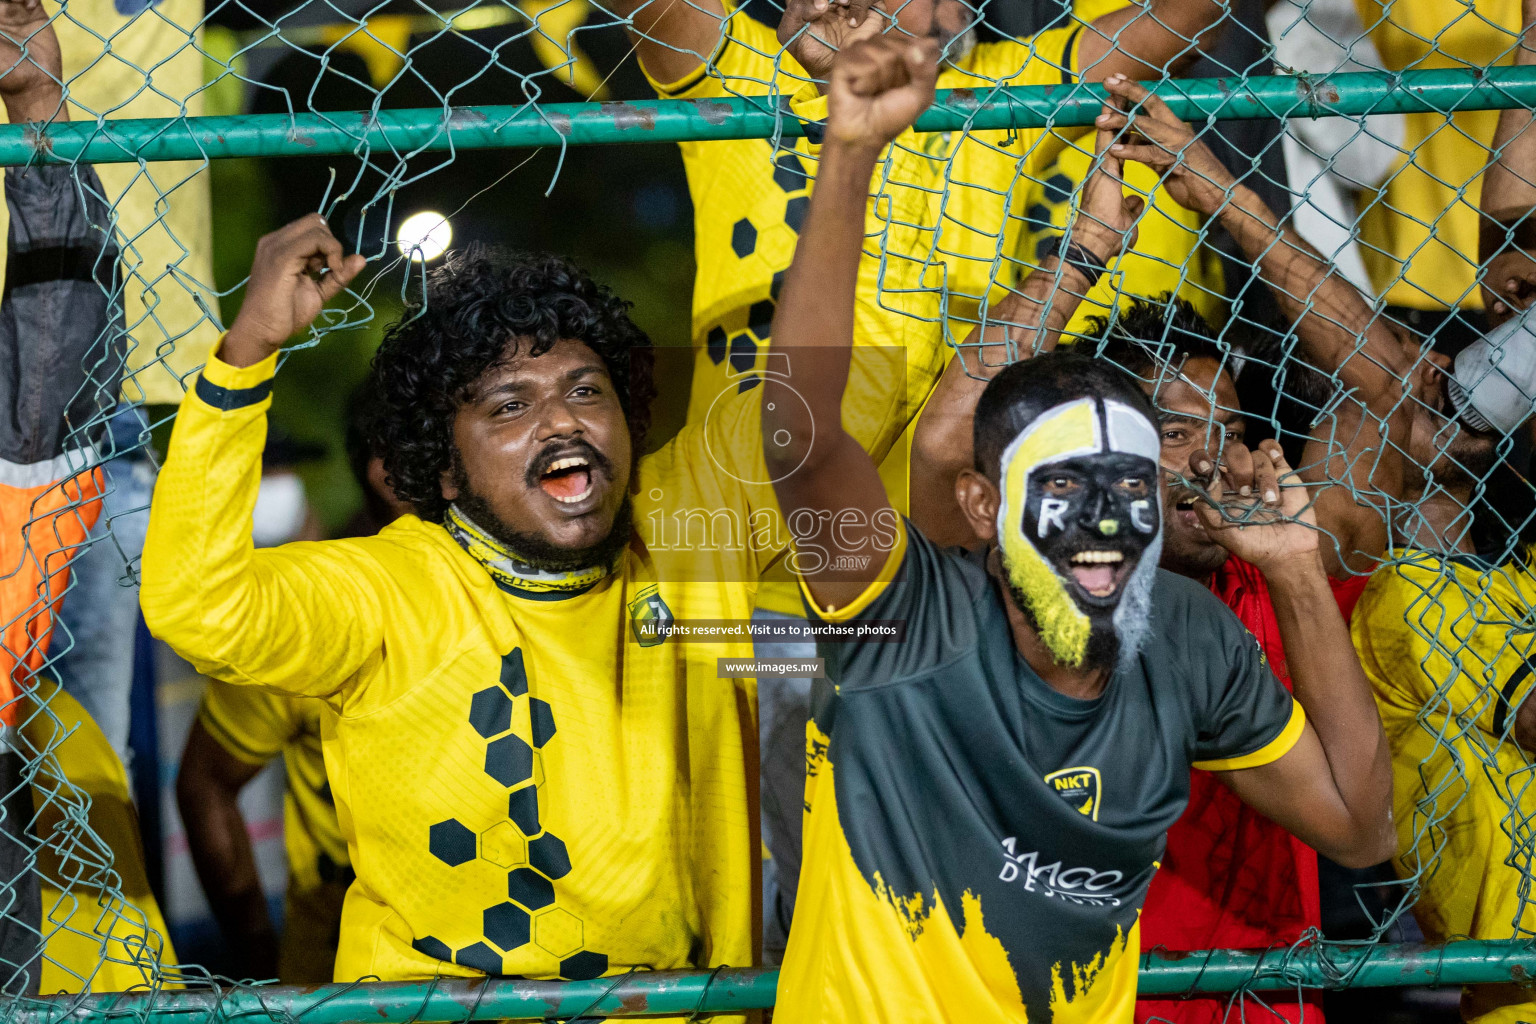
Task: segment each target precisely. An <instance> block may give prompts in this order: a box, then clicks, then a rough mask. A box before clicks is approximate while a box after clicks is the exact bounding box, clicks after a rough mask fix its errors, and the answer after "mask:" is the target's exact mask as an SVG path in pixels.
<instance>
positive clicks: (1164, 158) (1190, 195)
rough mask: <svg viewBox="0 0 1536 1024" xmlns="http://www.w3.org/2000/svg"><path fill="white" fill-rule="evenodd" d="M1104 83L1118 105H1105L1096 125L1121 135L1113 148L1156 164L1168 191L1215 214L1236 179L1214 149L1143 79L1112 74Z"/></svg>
mask: <svg viewBox="0 0 1536 1024" xmlns="http://www.w3.org/2000/svg"><path fill="white" fill-rule="evenodd" d="M1104 88H1105V89H1107V90H1108V91H1109V94H1110V96H1111V97H1112V98H1113V100H1114V105H1113V106H1108V107H1105V108H1104V112H1103V113H1101V114H1100V115H1099V116H1098V119H1097V120H1096V121H1094V127H1096V128H1097V129H1098V130H1099V131H1100V132H1106V131H1107V132H1110V133H1112V134H1115V135H1117V136H1119V138H1120V141H1117V142H1115V143H1114V144H1113V145H1111V146H1110V148H1109V151H1110V153H1111V154H1113V155H1114V156H1116V157H1119V158H1120V159H1121V160H1133V161H1135V162H1136V163H1139V164H1146V165H1147V166H1148V167H1150V168H1152V169H1153V170H1154V171H1156V172H1157V173H1158V174H1159V175H1161V176H1162V178H1163V187H1164V188H1165V189H1167V191H1168V195H1169V196H1171V197H1172V199H1173V201H1174V202H1176V203H1178V204H1179V205H1180V206H1182V207H1184V208H1185V209H1186V210H1193V211H1195V212H1196V213H1200V214H1204V215H1205V216H1207V217H1210V216H1214V215H1215V214H1216V212H1217V211H1218V210H1220V209H1221V207H1222V204H1224V203H1225V202H1226V201H1227V199H1228V197H1229V196H1230V195H1231V193H1232V189H1233V187H1234V186H1235V185H1236V180H1235V179H1234V178H1233V177H1232V173H1231V172H1230V171H1228V170H1227V169H1226V167H1225V166H1224V165H1223V164H1222V162H1221V161H1220V160H1217V159H1216V154H1215V153H1212V152H1211V148H1210V147H1209V146H1207V145H1206V144H1205V143H1203V142H1201V141H1200V140H1199V139H1197V138H1196V137H1195V133H1194V131H1193V130H1192V129H1191V128H1190V127H1189V125H1187V124H1185V123H1184V122H1183V121H1180V120H1179V119H1178V118H1177V117H1175V116H1174V115H1173V111H1172V110H1170V109H1168V104H1166V103H1164V102H1163V101H1162V100H1161V99H1159V98H1158V97H1157V96H1154V95H1153V94H1152V93H1151V92H1149V91H1148V90H1147V88H1146V87H1145V86H1144V85H1142V84H1141V83H1140V82H1135V81H1132V80H1131V79H1129V78H1126V77H1125V76H1124V75H1112V76H1110V77H1109V78H1106V79H1105V80H1104Z"/></svg>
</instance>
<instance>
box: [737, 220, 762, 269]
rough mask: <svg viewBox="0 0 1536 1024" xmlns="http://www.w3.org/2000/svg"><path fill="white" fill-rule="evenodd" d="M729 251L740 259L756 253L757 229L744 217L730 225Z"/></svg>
mask: <svg viewBox="0 0 1536 1024" xmlns="http://www.w3.org/2000/svg"><path fill="white" fill-rule="evenodd" d="M731 251H732V252H734V253H735V254H736V255H737V256H739V257H741V258H742V259H746V258H747V257H748V256H751V255H752V254H753V253H754V252H756V251H757V228H756V227H754V226H753V224H752V222H751V221H750V220H748V219H747V218H745V217H743V218H741V220H739V221H737V222H736V223H735V224H732V225H731Z"/></svg>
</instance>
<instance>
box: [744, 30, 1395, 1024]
mask: <svg viewBox="0 0 1536 1024" xmlns="http://www.w3.org/2000/svg"><path fill="white" fill-rule="evenodd" d="M930 46H931V44H927V45H926V46H924V47H917V46H913V45H912V44H909V43H901V42H897V41H895V40H892V39H882V40H877V41H870V42H867V43H863V44H860V45H858V46H856V47H851V48H850V49H849V50H847V51H845V53H844V54H843V56H842V58H841V59H840V61H839V63H838V65H837V66H835V68H834V71H833V78H832V83H831V90H830V104H829V105H830V110H831V113H832V117H833V119H834V124H835V125H839V127H836V128H834V129H831V130H829V131H828V135H827V141H826V143H825V146H824V149H823V157H822V165H821V176H822V177H821V180H822V182H823V183H824V184H823V187H822V189H821V190H819V191H818V192H817V193H816V194H815V195H814V196H813V198H812V203H811V209H810V212H809V217H808V223H807V226H806V230H805V232H804V234H803V236H802V239H801V244H800V246H799V249H798V251H797V254H796V260H795V263H794V264H793V266H792V268H791V270H790V274H789V277H788V279H787V280H786V282H785V291H784V301H783V302H782V303H781V304H780V306H779V312H778V314H777V318H776V321H775V332H774V333H775V336H776V337H777V338H778V339H779V341H780V343H781V344H784V345H786V346H793V348H792V350H791V351H792V352H793V357H792V371H791V373H790V375H789V377H790V379H792V380H793V381H794V382H795V384H794V389H793V391H791V390H790V388H789V384H788V383H787V382H786V381H785V380H783V379H774V380H771V381H766V382H765V383H764V386H763V390H764V392H765V394H764V401H763V405H762V410H763V420H764V422H763V436H765V437H776V438H787V439H788V440H787V441H786V443H784V444H782V445H779V446H775V447H771V448H769V449H768V451H767V453H766V454H767V462H768V469H769V472H770V475H771V476H772V477H773V478H774V480H775V485H774V486H775V489H776V491H777V493H778V497H779V501H780V504H781V506H782V508H783V510H784V513H785V515H786V517H787V521H788V522H789V523H790V524H791V527H792V528H794V529H796V539H797V551H796V556H795V559H794V560H795V562H796V567H797V569H798V570H799V572H800V574H801V578H802V583H803V586H804V588H805V592H806V602H807V605H808V607H809V609H810V611H811V613H812V614H813V615H814V616H815V617H816V618H817V619H818V620H820V621H821V622H823V623H824V624H825V627H826V629H827V630H828V632H829V641H830V640H831V639H841V640H842V641H843V642H839V643H832V642H828V643H827V644H826V645H825V646H824V651H825V654H826V657H827V674H828V677H829V679H830V680H831V681H832V683H833V684H834V686H833V687H831V688H829V689H827V690H826V691H825V692H824V693H823V694H822V695H821V699H819V700H818V703H817V708H816V716H815V721H814V723H813V726H812V728H811V730H810V731H809V734H808V752H809V762H810V763H809V768H808V773H809V777H808V782H807V803H808V806H809V812H808V817H807V822H806V835H805V867H804V870H803V871H802V874H801V887H800V893H799V903H798V910H797V917H796V921H795V928H794V931H793V933H792V934H791V937H790V943H789V949H788V951H787V954H786V959H785V965H784V971H783V974H782V976H781V981H780V991H779V1004H778V1010H777V1015H778V1016H779V1017H781V1018H782V1019H784V1020H786V1021H790V1022H794V1024H799V1022H802V1021H853V1020H860V1021H870V1020H873V1021H896V1020H901V1021H914V1020H916V1021H938V1020H954V1021H961V1020H964V1021H970V1020H1020V1021H1022V1020H1025V1019H1030V1020H1041V1019H1051V1020H1055V1021H1057V1022H1061V1024H1069V1022H1073V1021H1085V1022H1086V1021H1095V1022H1105V1021H1114V1022H1126V1021H1130V1020H1131V1019H1132V1015H1133V1007H1134V1000H1135V990H1136V966H1137V956H1136V954H1137V952H1138V937H1137V934H1138V929H1137V913H1138V910H1139V907H1140V904H1141V901H1142V898H1143V897H1144V895H1145V893H1146V889H1147V885H1148V882H1149V881H1150V879H1151V877H1152V875H1153V873H1154V871H1155V870H1156V866H1157V861H1158V858H1159V856H1160V853H1161V850H1162V845H1163V835H1164V832H1165V831H1166V830H1167V828H1168V827H1169V826H1170V825H1171V824H1172V823H1173V822H1174V821H1175V820H1176V819H1177V818H1178V816H1179V814H1180V812H1181V811H1182V809H1183V806H1184V802H1185V799H1186V797H1187V793H1188V786H1189V769H1190V768H1191V766H1194V765H1198V766H1201V767H1205V768H1208V769H1210V770H1212V771H1218V772H1220V773H1222V777H1223V779H1224V780H1225V781H1226V782H1227V784H1228V785H1230V786H1231V787H1232V788H1233V789H1234V791H1236V792H1237V793H1238V794H1239V795H1240V796H1241V797H1242V798H1243V799H1244V800H1246V801H1247V802H1249V803H1250V804H1252V805H1253V806H1254V807H1256V808H1257V809H1258V810H1260V812H1261V813H1263V814H1265V815H1267V816H1269V817H1270V818H1272V819H1273V820H1275V821H1277V822H1279V823H1281V824H1282V825H1284V826H1285V827H1287V828H1289V829H1291V830H1292V831H1294V832H1295V833H1296V834H1298V835H1299V836H1301V837H1302V838H1303V839H1305V840H1306V841H1307V842H1309V843H1310V844H1312V845H1313V846H1315V847H1316V848H1318V849H1320V850H1323V851H1325V852H1327V853H1328V854H1329V855H1330V856H1332V857H1334V858H1335V859H1338V860H1340V861H1341V862H1343V863H1346V864H1358V865H1366V864H1373V863H1377V862H1379V860H1380V859H1381V858H1382V857H1383V856H1385V855H1386V853H1387V852H1389V851H1390V848H1391V844H1392V828H1391V820H1390V815H1389V807H1390V800H1391V791H1390V770H1389V765H1388V754H1387V750H1386V744H1385V740H1384V738H1383V736H1382V732H1381V726H1380V723H1379V721H1378V720H1377V717H1376V712H1375V707H1374V705H1373V703H1372V700H1371V695H1370V692H1369V688H1368V686H1367V685H1366V682H1365V680H1364V678H1363V676H1362V674H1361V671H1360V666H1359V663H1358V662H1357V661H1356V660H1355V657H1354V652H1353V650H1352V648H1351V647H1350V644H1349V638H1348V634H1347V632H1346V630H1345V627H1344V624H1343V622H1342V620H1341V619H1340V618H1339V617H1338V615H1337V613H1336V612H1334V611H1332V609H1331V604H1332V602H1331V601H1329V600H1328V588H1327V583H1326V576H1325V573H1324V570H1323V566H1322V562H1321V559H1320V556H1319V554H1318V544H1317V539H1316V532H1315V530H1313V529H1312V528H1311V517H1310V513H1309V512H1307V511H1306V506H1307V504H1308V502H1307V499H1306V497H1305V496H1304V493H1303V489H1302V488H1299V487H1296V486H1294V483H1295V481H1294V478H1293V476H1292V474H1291V472H1290V469H1289V467H1288V466H1287V465H1286V463H1285V460H1284V458H1283V456H1282V454H1281V453H1280V451H1279V449H1278V447H1276V446H1273V445H1269V446H1265V447H1262V448H1261V449H1259V450H1257V451H1254V452H1252V453H1247V450H1246V449H1245V453H1246V454H1247V455H1248V457H1247V459H1246V460H1245V462H1244V463H1243V464H1242V465H1241V466H1239V465H1237V464H1236V463H1235V461H1234V460H1230V459H1229V460H1227V461H1226V462H1225V463H1224V464H1223V465H1222V466H1221V467H1217V466H1216V460H1214V459H1213V458H1211V456H1210V455H1209V453H1207V452H1204V451H1201V452H1197V453H1196V454H1195V456H1194V457H1193V458H1192V459H1191V465H1190V467H1189V471H1190V473H1191V474H1192V475H1194V476H1196V477H1197V478H1198V479H1201V480H1203V481H1206V491H1207V493H1208V494H1209V496H1210V500H1211V501H1213V502H1215V503H1216V504H1218V505H1220V506H1221V508H1220V510H1218V509H1217V508H1216V507H1213V505H1211V504H1202V505H1200V506H1199V509H1200V513H1199V514H1201V515H1202V516H1204V517H1205V520H1206V522H1207V523H1208V524H1209V526H1210V528H1211V529H1213V530H1214V531H1215V532H1216V533H1217V534H1218V535H1219V536H1221V537H1222V538H1223V541H1224V543H1226V544H1227V545H1228V546H1229V547H1230V548H1231V549H1232V550H1233V551H1235V552H1237V553H1238V554H1240V555H1241V556H1242V557H1244V558H1246V559H1247V560H1249V561H1251V562H1253V563H1254V564H1256V565H1260V566H1261V567H1263V568H1264V570H1265V571H1266V573H1267V574H1268V575H1269V577H1270V580H1271V588H1272V595H1273V597H1274V601H1275V606H1276V611H1277V615H1278V616H1279V619H1280V622H1281V625H1282V629H1283V630H1284V631H1285V632H1286V633H1287V635H1288V636H1292V637H1300V636H1301V635H1303V634H1305V635H1306V636H1307V643H1306V644H1300V643H1298V644H1296V646H1297V648H1298V653H1297V654H1296V656H1294V657H1293V658H1292V663H1291V666H1290V667H1291V671H1292V674H1293V677H1294V680H1295V699H1294V700H1293V699H1292V697H1291V696H1290V695H1289V694H1287V692H1286V691H1285V689H1284V687H1282V686H1281V685H1280V683H1279V682H1278V681H1277V680H1276V679H1275V678H1274V676H1273V674H1272V673H1271V672H1270V670H1269V668H1268V667H1267V665H1266V664H1265V662H1264V659H1263V656H1262V654H1261V653H1260V652H1259V650H1258V649H1257V646H1256V645H1255V643H1254V641H1253V639H1252V637H1251V636H1249V635H1248V634H1247V633H1246V631H1244V630H1243V628H1242V627H1241V625H1240V624H1239V623H1238V622H1237V621H1236V619H1235V618H1234V617H1233V616H1232V614H1231V613H1230V611H1228V610H1227V609H1226V608H1224V607H1223V606H1222V605H1221V603H1220V602H1219V601H1218V600H1217V599H1216V598H1215V597H1214V596H1213V595H1211V594H1210V593H1209V591H1207V590H1206V589H1204V588H1203V587H1200V586H1199V585H1197V584H1195V583H1194V582H1193V581H1188V580H1185V579H1183V578H1181V577H1176V576H1173V575H1171V574H1168V573H1164V572H1161V571H1160V570H1159V569H1158V568H1157V557H1158V550H1159V547H1160V544H1161V539H1162V522H1161V519H1162V517H1161V514H1160V505H1159V495H1158V488H1159V484H1160V480H1159V478H1160V473H1159V470H1158V465H1157V461H1158V457H1159V449H1160V445H1159V438H1158V431H1157V429H1156V427H1155V426H1154V414H1153V410H1152V406H1151V404H1150V403H1149V402H1148V400H1147V398H1146V396H1145V395H1144V394H1143V393H1142V391H1141V390H1140V388H1139V387H1137V385H1136V384H1135V382H1134V381H1133V380H1131V379H1130V378H1129V377H1128V376H1126V375H1125V374H1123V373H1122V372H1120V371H1118V370H1116V369H1114V368H1113V367H1110V366H1108V365H1106V364H1104V363H1101V362H1096V361H1093V360H1089V359H1086V358H1083V357H1080V356H1072V355H1066V354H1055V353H1049V352H1047V353H1046V354H1043V355H1040V356H1038V357H1036V358H1035V359H1032V360H1028V361H1025V362H1020V363H1017V364H1015V365H1012V366H1010V367H1008V368H1007V369H1005V370H1003V371H1002V372H1001V373H999V374H998V375H997V376H996V378H995V379H993V380H992V382H991V383H990V384H989V385H988V386H987V389H986V391H985V392H984V393H983V395H982V397H981V399H980V401H979V403H978V405H977V409H976V415H975V438H974V440H975V460H976V461H975V466H974V468H972V469H969V470H967V471H965V472H964V473H962V474H961V476H960V479H959V480H958V481H957V483H956V494H957V496H958V498H959V504H960V508H961V510H962V513H963V515H964V516H965V518H966V521H967V523H968V525H969V526H970V528H971V529H972V530H974V531H975V532H976V534H977V535H979V536H980V537H982V538H983V539H984V540H985V541H986V542H987V543H986V545H985V546H984V547H982V548H980V549H978V550H977V551H975V552H974V553H971V554H963V553H959V552H954V551H942V550H940V549H938V548H937V547H935V546H934V545H933V544H932V543H931V542H930V541H928V540H927V539H926V538H925V537H924V536H923V535H922V534H921V533H920V532H919V531H917V530H916V529H913V528H912V527H911V526H910V525H907V524H903V523H901V522H900V519H899V517H897V516H896V515H895V513H894V511H893V510H892V509H891V508H890V506H889V504H888V502H887V500H886V496H885V492H884V489H883V488H882V486H881V483H880V479H879V476H878V473H877V471H876V467H875V464H874V463H873V462H872V461H871V460H870V458H869V457H868V455H866V454H865V453H863V452H862V451H861V450H859V448H858V447H857V444H856V443H855V442H854V441H853V440H852V439H851V438H850V437H849V436H848V435H847V434H846V433H845V432H844V431H843V430H842V428H841V425H840V419H839V409H840V402H841V398H842V392H843V387H844V382H845V381H846V379H847V376H848V370H847V367H848V360H849V354H850V351H851V335H852V331H853V295H854V286H855V281H856V277H857V264H858V254H859V249H860V244H861V241H862V223H863V221H862V214H863V210H862V206H861V204H859V203H856V202H852V201H849V200H848V199H847V198H846V197H844V198H841V199H840V196H842V195H843V193H842V192H841V191H840V190H833V189H826V188H825V183H827V182H832V181H845V180H846V181H856V182H862V181H867V180H868V176H869V173H870V170H871V168H872V166H873V162H874V160H875V157H876V155H877V154H878V152H879V150H880V148H881V146H882V145H883V143H884V141H885V140H886V139H888V138H889V137H890V136H891V135H892V134H894V133H895V132H896V131H899V130H900V129H901V128H902V127H904V125H905V124H906V123H907V122H909V121H910V119H911V118H912V117H914V116H915V115H916V114H917V113H918V112H919V111H921V110H922V109H923V108H924V107H925V106H926V104H927V103H928V101H929V99H930V97H931V91H932V88H933V80H934V70H933V67H932V64H931V60H932V57H931V53H932V50H931V48H928V47H930ZM839 123H840V124H839ZM1108 144H1109V139H1108V134H1107V133H1100V136H1099V139H1098V150H1099V153H1100V166H1099V169H1098V170H1097V171H1096V172H1095V173H1094V174H1093V175H1092V176H1091V177H1090V179H1089V181H1088V182H1087V184H1086V185H1085V188H1084V197H1083V199H1082V201H1081V204H1080V205H1081V208H1082V211H1083V212H1082V214H1081V215H1080V216H1079V218H1078V220H1077V222H1076V223H1075V224H1074V225H1073V228H1072V231H1071V234H1070V235H1069V238H1068V240H1067V242H1066V244H1064V245H1063V247H1062V249H1061V258H1060V259H1059V260H1058V259H1057V257H1054V256H1053V257H1050V258H1049V259H1048V260H1047V261H1046V264H1045V266H1044V268H1043V269H1042V271H1040V272H1039V273H1037V274H1035V275H1032V276H1031V277H1030V278H1027V279H1026V280H1025V281H1024V282H1023V283H1022V285H1021V290H1020V291H1021V294H1020V300H1021V305H1022V306H1024V307H1026V310H1030V309H1032V311H1033V318H1032V319H1026V320H1023V321H1017V322H1024V323H1029V324H1031V325H1032V326H1031V329H1030V330H1029V331H1027V332H1026V333H1027V334H1028V335H1029V336H1030V337H1029V338H1028V339H1026V340H1025V341H1023V342H1021V343H1023V344H1028V345H1030V347H1031V348H1033V347H1035V345H1036V343H1037V342H1038V343H1039V347H1042V348H1045V349H1049V348H1051V347H1053V346H1054V343H1055V338H1056V335H1057V333H1058V332H1059V331H1060V329H1061V326H1062V324H1063V323H1064V320H1063V319H1062V317H1061V312H1060V310H1057V309H1055V308H1053V307H1054V303H1053V302H1052V301H1051V297H1052V295H1053V294H1054V293H1056V292H1058V291H1061V290H1070V291H1074V292H1080V291H1081V290H1082V289H1083V286H1084V284H1085V283H1086V282H1087V281H1088V279H1089V276H1090V274H1091V270H1092V267H1093V266H1094V265H1095V262H1096V261H1091V260H1089V259H1088V258H1087V257H1086V255H1085V252H1093V253H1095V254H1097V255H1099V256H1101V257H1107V256H1108V255H1109V254H1112V253H1114V252H1117V251H1119V249H1120V248H1121V247H1123V246H1125V245H1126V244H1128V242H1129V241H1130V240H1131V239H1132V238H1133V236H1134V219H1135V215H1136V213H1138V212H1139V208H1138V207H1137V206H1136V204H1134V203H1130V202H1128V201H1126V200H1125V199H1124V198H1123V196H1122V194H1121V186H1120V182H1119V178H1118V171H1119V166H1118V161H1117V160H1115V159H1114V158H1113V157H1112V156H1110V155H1109V154H1108V153H1106V152H1105V150H1106V149H1107V146H1108ZM1037 332H1038V334H1037ZM1234 519H1235V520H1239V521H1242V522H1244V523H1245V524H1246V525H1242V526H1238V525H1236V524H1235V523H1234V522H1233V521H1232V520H1234ZM826 522H834V523H837V524H838V525H839V526H840V529H839V530H837V531H836V536H837V538H838V541H839V545H840V547H839V548H838V550H837V551H836V552H835V556H836V557H831V558H827V557H819V556H818V557H801V556H803V555H806V554H807V548H808V545H807V544H806V540H807V537H806V536H805V534H806V533H808V532H810V531H812V530H814V529H815V528H816V526H817V524H821V523H826ZM861 524H863V525H861ZM810 539H811V540H813V541H814V542H815V543H817V544H824V543H825V538H824V536H823V535H821V534H820V533H817V534H816V535H815V536H814V537H812V538H810ZM890 629H894V630H896V631H897V634H898V635H897V636H896V637H895V638H892V637H891V636H890V635H889V633H888V630H890Z"/></svg>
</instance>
